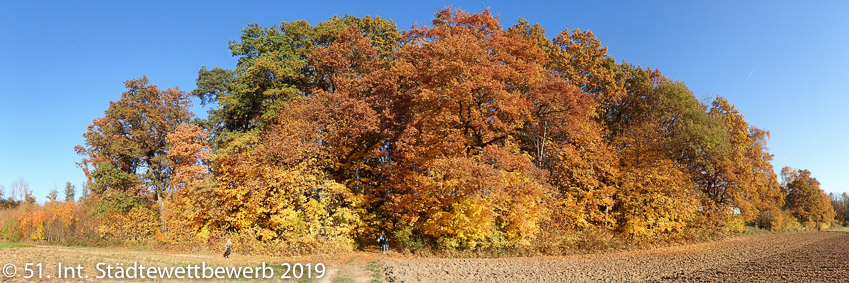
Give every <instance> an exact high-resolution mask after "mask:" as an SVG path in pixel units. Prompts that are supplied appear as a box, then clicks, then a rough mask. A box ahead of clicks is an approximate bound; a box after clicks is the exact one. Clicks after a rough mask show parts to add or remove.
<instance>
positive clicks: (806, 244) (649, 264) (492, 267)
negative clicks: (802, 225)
mask: <svg viewBox="0 0 849 283" xmlns="http://www.w3.org/2000/svg"><path fill="white" fill-rule="evenodd" d="M384 266H385V268H384V272H385V275H386V276H387V277H386V278H387V280H388V281H390V282H393V281H394V282H574V281H604V282H633V281H687V282H703V281H710V282H715V281H721V282H727V281H732V282H775V281H804V282H810V281H818V282H819V281H847V280H849V233H842V232H809V233H795V234H774V235H763V236H752V237H740V238H733V239H727V240H723V241H717V242H710V243H700V244H693V245H685V246H678V247H668V248H661V249H654V250H644V251H628V252H612V253H604V254H593V255H576V256H567V257H532V258H506V259H387V260H385V261H384Z"/></svg>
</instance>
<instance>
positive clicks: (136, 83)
mask: <svg viewBox="0 0 849 283" xmlns="http://www.w3.org/2000/svg"><path fill="white" fill-rule="evenodd" d="M124 84H125V86H126V88H127V91H125V92H124V93H122V94H121V99H119V100H118V101H113V102H110V103H109V108H108V109H106V111H105V112H104V116H103V117H101V118H97V119H95V120H94V121H93V122H92V124H91V125H89V127H88V131H87V132H86V133H85V134H83V137H84V138H85V145H78V146H76V147H75V149H76V151H77V153H78V154H80V155H83V156H84V158H83V160H82V161H81V162H80V164H79V165H80V167H82V168H83V171H84V172H85V173H86V176H87V177H88V178H89V181H90V182H92V190H93V191H94V192H96V193H103V192H104V191H105V190H122V191H127V192H131V193H150V194H152V196H153V199H154V200H155V201H160V200H161V199H162V197H163V195H162V194H163V193H165V192H167V191H168V188H169V185H170V177H171V171H172V165H171V163H170V161H169V160H168V158H167V156H166V154H167V152H166V136H167V135H168V133H170V132H173V131H174V130H175V129H176V128H177V126H178V125H180V124H183V123H186V122H188V120H189V118H191V116H192V113H191V112H190V111H189V110H188V107H189V106H191V101H190V100H189V95H188V93H186V92H183V91H180V90H179V89H176V88H174V89H167V90H164V91H163V90H160V89H159V88H158V87H157V86H156V85H153V84H151V83H150V81H148V79H147V77H142V78H141V79H134V80H129V81H126V82H125V83H124ZM92 166H93V167H94V170H91V167H92Z"/></svg>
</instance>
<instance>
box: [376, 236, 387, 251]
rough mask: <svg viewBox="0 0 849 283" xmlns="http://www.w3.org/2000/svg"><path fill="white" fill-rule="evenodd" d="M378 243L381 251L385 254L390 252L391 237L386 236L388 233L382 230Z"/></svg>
mask: <svg viewBox="0 0 849 283" xmlns="http://www.w3.org/2000/svg"><path fill="white" fill-rule="evenodd" d="M377 243H378V244H380V252H381V253H384V254H385V253H388V252H389V239H388V238H386V234H384V233H383V232H382V231H381V232H380V235H379V236H377Z"/></svg>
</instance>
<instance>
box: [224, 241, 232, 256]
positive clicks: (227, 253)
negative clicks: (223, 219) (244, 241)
mask: <svg viewBox="0 0 849 283" xmlns="http://www.w3.org/2000/svg"><path fill="white" fill-rule="evenodd" d="M232 245H233V242H231V241H230V238H229V237H228V238H227V243H224V258H225V259H229V258H230V246H232Z"/></svg>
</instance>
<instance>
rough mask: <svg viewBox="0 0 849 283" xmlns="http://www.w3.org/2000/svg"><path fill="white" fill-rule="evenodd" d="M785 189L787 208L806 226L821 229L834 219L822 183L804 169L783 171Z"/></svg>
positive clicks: (829, 201) (789, 168)
mask: <svg viewBox="0 0 849 283" xmlns="http://www.w3.org/2000/svg"><path fill="white" fill-rule="evenodd" d="M781 175H782V179H783V180H784V183H783V187H784V190H785V191H786V192H787V204H786V208H787V209H788V210H790V212H791V213H793V215H794V216H796V218H798V219H799V221H801V222H803V223H805V224H806V225H810V226H816V227H817V228H821V227H822V226H821V225H826V227H827V225H828V224H830V223H831V221H832V220H833V219H834V209H833V208H832V207H831V200H830V199H829V198H828V195H826V194H825V192H824V191H823V190H822V189H820V182H819V181H818V180H817V179H816V178H814V177H812V176H811V172H810V171H808V170H804V169H793V168H791V167H784V168H782V169H781Z"/></svg>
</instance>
